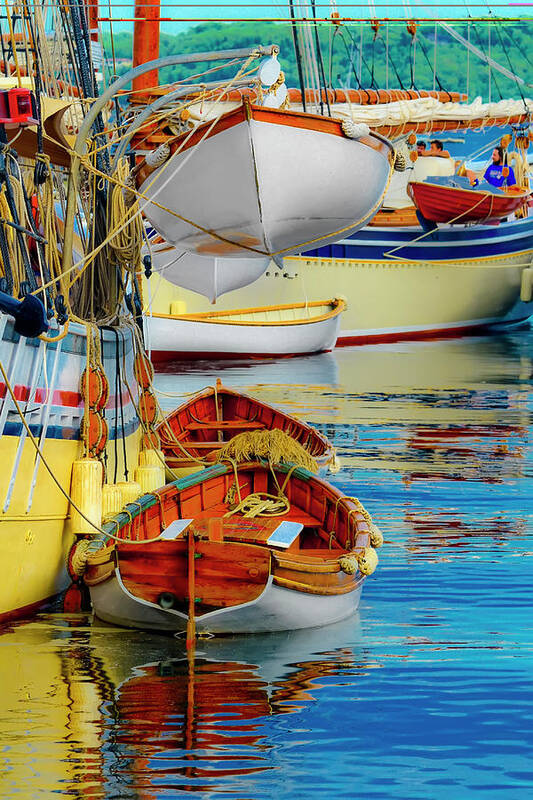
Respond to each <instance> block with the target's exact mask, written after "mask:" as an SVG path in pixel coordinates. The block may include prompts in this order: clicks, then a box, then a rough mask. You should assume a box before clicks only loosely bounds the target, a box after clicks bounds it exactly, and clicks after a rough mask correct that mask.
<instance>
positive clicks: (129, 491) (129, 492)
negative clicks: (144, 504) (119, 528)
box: [115, 481, 143, 508]
mask: <svg viewBox="0 0 533 800" xmlns="http://www.w3.org/2000/svg"><path fill="white" fill-rule="evenodd" d="M115 486H117V487H118V488H119V489H120V493H121V495H122V506H125V505H127V504H128V503H134V502H135V501H136V500H137V498H138V497H140V496H141V494H142V492H143V490H142V488H141V485H140V483H137V482H136V481H118V483H115ZM122 506H121V508H122Z"/></svg>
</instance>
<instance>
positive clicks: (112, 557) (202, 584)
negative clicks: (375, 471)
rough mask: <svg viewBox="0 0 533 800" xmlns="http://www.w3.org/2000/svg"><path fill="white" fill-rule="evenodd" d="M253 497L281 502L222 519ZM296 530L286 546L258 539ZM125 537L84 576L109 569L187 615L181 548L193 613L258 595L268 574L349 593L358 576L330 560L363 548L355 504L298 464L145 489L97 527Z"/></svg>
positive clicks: (303, 586)
mask: <svg viewBox="0 0 533 800" xmlns="http://www.w3.org/2000/svg"><path fill="white" fill-rule="evenodd" d="M237 481H238V486H239V491H240V497H241V498H242V499H244V498H246V497H248V496H249V495H251V494H252V493H258V492H260V493H268V494H270V495H273V496H276V495H278V494H279V492H280V490H281V491H282V494H283V495H284V496H285V497H286V498H287V500H288V502H289V504H290V507H289V510H288V511H287V512H286V513H283V514H282V515H280V516H277V517H261V518H246V517H243V516H242V515H241V514H240V513H236V514H233V515H232V516H229V517H224V515H225V514H226V513H227V512H228V511H229V510H231V509H232V508H234V506H235V504H236V503H237V502H238V499H239V498H238V492H237V488H236V487H237ZM179 519H183V520H185V519H192V520H193V522H192V523H191V524H190V526H189V527H188V528H187V529H186V530H185V532H184V533H182V534H180V535H178V536H177V537H176V539H174V540H159V541H154V542H153V543H152V544H149V545H147V544H141V543H139V544H136V541H138V542H141V540H143V541H144V540H147V539H155V538H156V537H157V536H159V534H160V532H161V531H162V530H166V529H167V528H168V527H169V526H170V525H171V523H172V522H173V521H174V520H179ZM285 520H286V521H292V522H297V523H300V524H301V525H302V526H303V527H302V530H301V532H300V533H299V534H298V535H297V536H296V538H295V539H294V541H293V542H292V543H291V544H290V546H289V547H287V548H286V549H282V548H281V547H276V546H273V545H272V544H268V543H267V540H268V538H269V537H270V535H271V534H272V532H273V531H274V529H275V528H276V527H277V526H278V525H279V523H280V522H282V521H285ZM106 526H107V530H108V531H109V532H110V533H113V535H115V536H118V537H119V538H123V539H127V540H128V542H124V543H121V542H115V541H113V540H110V541H109V542H108V543H107V545H106V547H104V548H103V549H102V550H100V551H98V553H97V554H96V555H95V556H93V557H92V558H91V560H90V563H89V568H88V571H87V573H86V576H85V580H86V582H87V583H88V584H89V585H91V584H93V585H94V584H96V583H99V582H101V581H103V580H106V579H107V578H109V577H110V576H111V575H112V574H113V572H114V570H115V566H117V567H118V569H119V571H120V576H121V579H122V582H123V584H124V586H125V587H126V589H127V590H128V591H129V592H130V593H131V594H133V595H134V596H136V597H139V598H141V599H143V600H145V601H148V602H150V603H156V604H159V605H160V606H163V607H167V608H169V607H171V608H175V609H177V610H179V611H182V612H184V613H185V612H186V608H187V603H188V598H189V589H188V568H189V566H188V565H189V560H190V558H191V553H190V548H191V546H192V547H193V548H194V556H193V557H194V570H195V614H196V615H197V616H199V615H202V614H204V613H207V612H209V611H212V610H215V609H220V608H224V607H230V606H235V605H239V604H242V603H246V602H250V601H251V600H254V599H255V598H257V597H258V596H259V595H260V594H261V593H262V592H263V590H264V588H265V586H266V584H267V581H268V579H269V576H270V575H272V577H273V580H274V583H276V584H277V585H279V586H284V587H286V588H292V589H296V590H298V591H301V592H309V593H312V594H323V595H338V594H344V593H346V592H350V591H353V589H355V588H356V587H357V586H358V585H359V584H360V582H361V581H362V579H363V578H362V575H361V574H360V573H358V572H357V571H356V572H355V574H346V573H345V572H343V571H342V570H341V568H340V566H339V558H340V557H342V556H346V555H348V554H352V555H353V554H355V555H357V553H358V552H362V551H363V549H364V548H366V547H368V546H369V544H370V531H369V526H368V524H367V522H366V521H365V518H364V516H363V514H362V513H361V512H360V508H359V507H358V506H357V505H356V504H355V503H353V502H352V501H351V500H350V499H348V498H344V497H343V496H342V495H341V493H340V492H339V491H338V490H336V489H335V488H334V487H332V486H331V485H329V484H328V483H326V482H324V481H322V480H320V479H319V478H317V477H316V476H314V475H313V474H312V473H310V472H308V471H307V470H305V469H302V468H294V467H290V466H287V467H285V466H279V467H275V468H269V467H266V466H264V465H261V464H248V465H241V466H239V467H238V468H237V469H235V468H234V467H233V466H229V465H225V464H220V465H217V466H214V467H210V468H209V469H207V470H204V471H202V472H201V473H196V474H194V475H190V476H187V477H186V478H183V479H181V480H179V481H175V482H174V483H171V484H168V485H167V486H165V487H163V488H162V489H161V490H158V491H157V492H154V493H153V494H148V495H144V496H143V497H141V498H140V499H139V501H138V502H137V503H134V504H130V505H128V506H127V507H126V512H125V513H121V514H119V515H118V516H117V517H115V519H114V520H113V521H112V522H110V523H107V524H106Z"/></svg>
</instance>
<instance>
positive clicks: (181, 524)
mask: <svg viewBox="0 0 533 800" xmlns="http://www.w3.org/2000/svg"><path fill="white" fill-rule="evenodd" d="M191 522H192V519H175V520H174V522H171V523H170V525H169V526H168V528H165V530H164V531H163V532H162V533H161V536H160V537H159V538H160V540H166V541H173V540H174V539H177V538H178V536H179V535H180V533H183V531H184V530H185V528H188V527H189V525H190V524H191Z"/></svg>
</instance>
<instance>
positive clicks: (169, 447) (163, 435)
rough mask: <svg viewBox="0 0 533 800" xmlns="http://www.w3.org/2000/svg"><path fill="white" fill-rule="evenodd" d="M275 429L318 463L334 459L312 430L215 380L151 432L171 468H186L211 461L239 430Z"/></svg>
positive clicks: (324, 438)
mask: <svg viewBox="0 0 533 800" xmlns="http://www.w3.org/2000/svg"><path fill="white" fill-rule="evenodd" d="M276 428H277V429H279V430H282V431H284V432H285V433H287V434H288V435H289V436H291V437H292V438H293V439H295V440H296V441H297V442H299V443H300V444H301V445H302V446H303V447H304V448H305V449H306V450H307V452H308V453H309V455H311V456H312V457H313V458H314V459H315V460H316V462H317V464H318V465H319V466H323V465H326V464H329V463H330V462H332V461H333V460H334V458H335V451H334V449H333V447H332V445H331V444H330V442H329V441H328V440H327V439H326V437H325V436H322V434H321V433H319V432H318V431H317V430H316V429H315V428H312V427H311V426H310V425H306V424H305V423H304V422H300V421H299V420H297V419H295V418H294V417H291V416H289V414H284V413H283V411H279V410H278V409H277V408H273V407H272V406H269V405H267V403H261V402H260V401H259V400H255V399H254V398H253V397H247V395H245V394H241V393H240V392H236V391H234V390H232V389H228V388H227V387H226V386H222V384H221V383H220V381H217V385H216V387H213V386H209V387H208V388H207V389H204V390H203V391H201V392H199V393H198V394H195V395H194V397H191V398H190V399H189V400H188V401H187V402H186V403H183V404H182V405H181V406H178V408H176V409H175V410H174V411H173V412H172V413H171V414H169V415H168V416H167V417H165V419H164V420H163V421H162V422H161V423H160V424H159V426H158V428H157V433H158V434H159V437H160V440H161V449H162V450H163V453H164V455H165V461H166V464H167V466H169V467H170V468H171V469H173V470H175V469H180V468H184V467H185V468H187V467H191V465H193V464H194V463H197V461H198V459H200V460H202V461H213V460H214V457H215V453H216V452H217V450H219V449H220V448H221V447H223V446H224V445H225V444H227V442H228V441H229V440H230V439H232V438H233V437H234V436H236V435H237V434H239V433H243V432H244V431H259V430H274V429H276Z"/></svg>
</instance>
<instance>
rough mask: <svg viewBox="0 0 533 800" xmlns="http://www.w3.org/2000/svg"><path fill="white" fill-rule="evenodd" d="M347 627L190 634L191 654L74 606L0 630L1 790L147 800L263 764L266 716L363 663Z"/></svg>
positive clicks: (266, 761) (298, 705)
mask: <svg viewBox="0 0 533 800" xmlns="http://www.w3.org/2000/svg"><path fill="white" fill-rule="evenodd" d="M359 627H360V626H359V620H358V617H356V618H354V619H353V620H351V621H350V622H349V623H342V624H339V625H335V626H331V627H330V628H328V629H327V631H323V630H320V631H318V630H313V631H307V632H305V633H304V632H294V633H287V634H277V635H270V636H269V635H264V636H263V635H262V636H257V637H253V639H252V640H251V639H250V637H228V638H225V639H212V640H209V639H206V640H200V641H199V643H198V650H197V652H196V654H195V657H194V659H192V660H191V659H188V658H187V657H186V653H185V648H184V643H183V641H182V640H176V639H169V638H165V637H161V636H150V635H147V634H145V633H142V632H131V631H130V632H125V631H122V630H120V629H115V628H113V627H111V626H105V625H102V624H100V623H99V622H98V621H95V622H94V623H93V624H92V625H91V620H90V618H85V617H81V616H76V615H71V616H66V615H57V616H53V615H41V616H40V617H39V618H38V619H37V620H36V621H34V622H31V623H28V624H22V625H18V626H16V627H14V628H13V629H12V630H11V631H9V632H5V633H4V635H3V636H2V637H1V639H0V642H1V645H2V646H1V648H0V674H1V675H2V678H3V680H4V685H8V686H9V687H10V692H9V697H7V696H4V697H3V699H2V706H3V708H2V713H1V719H2V723H3V734H4V736H5V737H6V740H5V742H6V744H7V748H6V754H7V760H6V765H7V769H6V771H5V772H4V774H3V777H2V778H0V794H1V796H3V797H6V796H8V792H7V791H6V790H7V787H8V786H10V785H11V786H12V787H13V788H15V787H16V790H17V791H18V792H21V793H22V792H26V793H27V794H26V796H36V794H37V792H39V791H40V792H43V791H44V792H48V793H50V795H51V794H52V793H53V792H55V791H56V790H57V789H58V787H62V788H64V790H65V791H66V792H67V793H68V792H70V791H72V790H73V787H74V786H77V787H78V789H79V791H80V794H81V795H83V796H90V797H109V796H115V795H114V794H113V792H115V791H120V796H121V797H122V796H126V797H129V796H131V797H138V798H143V799H144V798H146V799H148V798H152V797H156V796H160V794H159V793H161V792H162V791H163V790H164V788H165V787H167V788H172V787H180V788H181V789H186V790H188V791H191V790H194V791H207V790H208V789H212V790H216V788H217V786H218V784H219V781H220V780H221V779H222V778H224V779H226V778H228V777H229V776H237V777H238V776H246V775H251V774H255V773H261V772H263V771H265V770H270V769H272V768H273V767H274V764H273V762H272V758H271V756H270V751H271V750H272V744H270V743H269V742H268V741H267V735H268V734H267V731H266V729H265V720H270V719H271V718H272V717H276V716H278V715H290V714H297V713H299V712H301V711H302V710H303V709H305V707H306V706H307V705H308V704H310V703H314V702H315V701H316V699H317V696H318V694H319V693H320V691H321V689H322V688H323V684H324V681H327V680H328V679H331V678H333V679H334V678H335V677H336V676H340V675H342V674H347V673H350V674H351V675H357V674H361V675H365V674H367V672H368V669H369V668H370V666H369V665H367V664H366V661H367V659H366V658H365V656H364V654H362V652H361V651H360V648H359V646H358V644H357V642H358V641H359V638H360V632H359ZM347 642H351V644H350V646H348V645H347ZM29 653H31V654H32V657H31V660H29V659H28V654H29ZM371 666H373V667H375V665H371ZM24 708H26V710H27V713H24V710H23V709H24ZM37 752H38V753H39V757H38V758H35V757H33V758H32V754H34V753H37ZM43 756H45V757H43ZM128 792H130V793H131V794H128Z"/></svg>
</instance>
